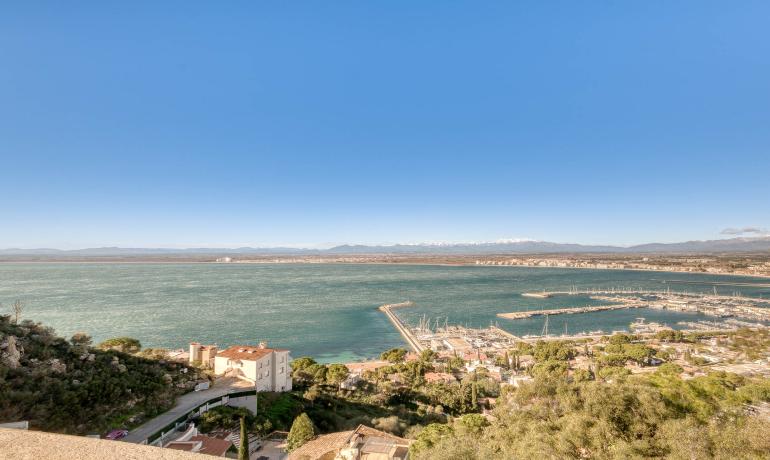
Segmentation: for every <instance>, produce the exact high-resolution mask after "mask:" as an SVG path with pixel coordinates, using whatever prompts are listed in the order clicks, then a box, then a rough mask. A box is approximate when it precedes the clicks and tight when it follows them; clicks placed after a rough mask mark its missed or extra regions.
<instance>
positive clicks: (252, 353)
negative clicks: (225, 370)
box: [217, 345, 278, 361]
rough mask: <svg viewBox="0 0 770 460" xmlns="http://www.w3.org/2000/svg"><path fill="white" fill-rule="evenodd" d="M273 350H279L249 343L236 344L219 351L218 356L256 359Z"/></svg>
mask: <svg viewBox="0 0 770 460" xmlns="http://www.w3.org/2000/svg"><path fill="white" fill-rule="evenodd" d="M273 351H278V350H273V349H272V348H259V347H251V346H248V345H235V346H232V347H230V348H228V349H227V350H222V351H220V352H219V353H217V357H219V356H222V357H225V358H230V359H240V360H246V361H256V360H257V359H259V358H262V357H263V356H267V355H269V354H270V353H272V352H273Z"/></svg>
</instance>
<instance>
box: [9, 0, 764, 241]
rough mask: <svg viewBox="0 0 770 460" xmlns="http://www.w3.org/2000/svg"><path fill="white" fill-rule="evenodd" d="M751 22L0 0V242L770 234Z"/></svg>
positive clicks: (760, 27) (504, 10) (745, 11)
mask: <svg viewBox="0 0 770 460" xmlns="http://www.w3.org/2000/svg"><path fill="white" fill-rule="evenodd" d="M768 18H770V2H767V1H741V2H728V1H720V2H708V1H692V2H688V1H676V2H668V1H639V2H606V1H605V2H598V1H597V2H576V1H562V2H550V1H542V0H537V1H531V2H470V1H469V2H456V1H435V2H431V1H426V2H414V1H404V2H399V1H388V2H362V1H350V2H345V1H334V2H329V1H313V2H299V1H298V2H261V1H256V2H255V1H243V2H236V1H228V2H194V1H179V2H173V1H163V2H157V1H131V2H109V1H93V2H79V1H74V2H44V1H36V2H24V1H16V2H5V3H4V4H3V5H2V7H0V160H1V161H0V172H1V174H0V211H1V212H0V247H59V248H77V247H94V246H104V245H120V246H134V247H136V246H166V247H168V246H176V247H186V246H239V245H252V246H263V245H268V246H273V245H301V246H306V245H325V244H330V243H343V242H353V243H393V242H421V241H490V240H497V239H500V238H532V239H539V240H549V241H560V242H581V243H613V244H632V243H641V242H649V241H663V242H666V241H678V240H687V239H711V238H720V237H727V235H726V234H723V230H724V229H725V228H738V229H740V228H743V227H756V228H758V229H760V230H766V229H767V228H769V227H770V27H768ZM732 233H733V234H738V233H739V232H738V233H736V232H732Z"/></svg>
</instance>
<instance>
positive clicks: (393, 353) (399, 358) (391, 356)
mask: <svg viewBox="0 0 770 460" xmlns="http://www.w3.org/2000/svg"><path fill="white" fill-rule="evenodd" d="M405 357H406V350H404V349H403V348H391V349H390V350H388V351H386V352H383V353H382V354H381V355H380V358H381V359H382V360H384V361H389V362H391V363H394V364H395V363H400V362H403V361H404V358H405Z"/></svg>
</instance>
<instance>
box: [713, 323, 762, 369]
mask: <svg viewBox="0 0 770 460" xmlns="http://www.w3.org/2000/svg"><path fill="white" fill-rule="evenodd" d="M725 342H726V343H725ZM720 344H726V345H727V348H729V349H730V350H732V351H736V352H738V353H740V354H741V355H743V356H745V357H746V358H748V359H750V360H752V361H753V360H755V359H760V358H761V357H763V356H767V355H768V350H770V330H768V329H759V330H756V331H754V330H751V329H739V330H737V331H735V332H732V333H730V334H728V336H727V340H720Z"/></svg>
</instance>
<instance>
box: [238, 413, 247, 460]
mask: <svg viewBox="0 0 770 460" xmlns="http://www.w3.org/2000/svg"><path fill="white" fill-rule="evenodd" d="M238 460H249V435H248V434H247V433H246V419H245V418H244V417H241V445H240V446H238Z"/></svg>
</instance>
